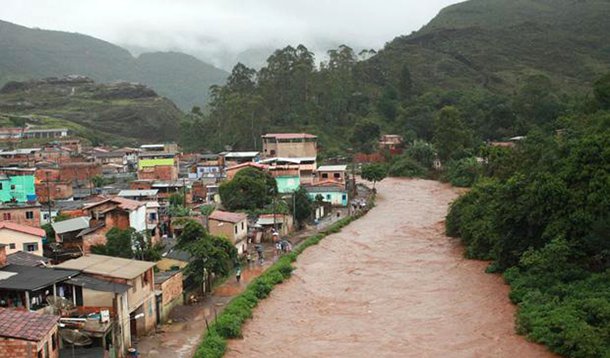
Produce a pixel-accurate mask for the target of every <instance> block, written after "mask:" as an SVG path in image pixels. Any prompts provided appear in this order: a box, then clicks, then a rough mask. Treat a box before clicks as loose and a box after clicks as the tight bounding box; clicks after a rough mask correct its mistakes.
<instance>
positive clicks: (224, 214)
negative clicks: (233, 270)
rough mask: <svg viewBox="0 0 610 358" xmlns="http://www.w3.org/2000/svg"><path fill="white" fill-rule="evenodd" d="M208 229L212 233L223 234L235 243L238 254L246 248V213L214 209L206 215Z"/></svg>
mask: <svg viewBox="0 0 610 358" xmlns="http://www.w3.org/2000/svg"><path fill="white" fill-rule="evenodd" d="M208 231H209V232H210V234H212V235H216V236H223V237H226V238H227V239H229V241H231V242H232V243H233V245H235V248H236V249H237V253H238V254H240V255H241V254H242V253H244V252H245V251H246V250H247V249H248V245H247V242H246V238H247V236H248V215H246V214H244V213H231V212H228V211H222V210H215V211H214V212H213V213H212V214H211V215H210V216H209V217H208Z"/></svg>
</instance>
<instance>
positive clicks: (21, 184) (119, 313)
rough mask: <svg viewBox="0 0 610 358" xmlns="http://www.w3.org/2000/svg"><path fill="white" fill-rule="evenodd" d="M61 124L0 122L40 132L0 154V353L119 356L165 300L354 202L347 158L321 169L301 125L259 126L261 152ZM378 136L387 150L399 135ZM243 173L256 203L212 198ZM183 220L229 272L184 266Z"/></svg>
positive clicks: (151, 326) (203, 286)
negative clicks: (103, 137)
mask: <svg viewBox="0 0 610 358" xmlns="http://www.w3.org/2000/svg"><path fill="white" fill-rule="evenodd" d="M68 133H69V131H68V130H67V129H48V130H42V129H40V130H27V131H17V130H11V129H3V130H2V131H1V132H0V140H2V141H4V143H5V144H6V143H9V144H10V142H11V141H13V140H21V139H24V138H37V139H43V142H45V143H44V144H43V145H41V146H40V147H36V148H17V149H13V150H2V151H0V200H1V203H0V213H1V214H0V337H1V338H2V339H0V357H59V356H60V352H68V353H69V352H70V351H71V350H72V352H73V350H74V349H75V348H77V349H80V350H81V352H87V351H89V352H95V353H92V354H94V355H92V356H111V357H123V356H125V355H127V354H130V352H133V351H134V350H135V348H134V347H136V346H137V342H138V340H139V339H140V338H141V337H145V336H147V335H150V334H154V332H155V330H156V329H157V328H158V327H159V326H161V325H163V324H164V323H167V321H168V317H169V315H170V312H171V311H172V309H174V308H175V307H177V306H181V305H188V304H190V303H191V302H196V301H201V300H203V301H205V300H206V297H207V296H209V295H210V294H211V292H212V289H213V287H214V285H215V281H217V280H222V279H225V278H226V277H227V276H231V275H233V274H234V270H238V272H241V271H240V270H241V268H240V267H241V265H252V264H254V265H260V266H261V267H264V266H265V265H266V262H267V260H273V258H274V256H277V255H279V254H281V253H283V252H289V251H290V250H291V249H292V247H293V245H295V244H297V243H298V240H295V239H294V237H296V236H295V235H296V234H298V233H299V231H300V230H304V229H307V228H310V229H311V228H314V230H315V228H316V227H317V226H319V225H321V223H324V222H325V221H328V222H332V221H333V220H336V219H338V218H342V217H344V216H347V215H350V214H351V213H353V212H354V211H357V210H359V209H360V208H361V207H362V206H364V205H366V204H365V202H364V201H363V200H362V199H360V198H359V197H358V196H359V194H358V188H357V185H356V181H355V177H354V176H353V173H352V172H350V169H349V168H350V167H351V163H345V162H337V161H334V162H332V163H329V164H327V165H320V164H319V163H318V146H319V144H318V138H317V137H316V136H314V135H311V134H307V133H268V134H265V135H263V136H262V138H261V139H262V150H261V151H256V150H252V151H240V152H234V151H226V152H222V153H184V152H181V150H180V148H179V147H178V146H177V145H176V144H174V143H161V144H145V145H141V146H140V147H138V148H128V147H123V148H117V147H102V146H89V145H86V144H85V143H83V142H81V140H80V139H74V138H71V137H70V136H69V134H68ZM384 145H388V146H391V148H390V149H392V150H397V149H398V147H399V146H400V145H401V139H400V138H397V137H396V136H390V137H384V138H381V140H380V146H384ZM248 171H253V172H254V174H255V175H264V176H265V178H272V179H273V181H272V183H271V185H270V186H269V188H270V189H267V190H269V191H270V192H269V193H263V194H260V195H259V196H269V198H268V199H269V201H268V202H265V203H262V204H261V205H260V206H257V207H247V206H244V205H241V206H240V205H239V204H236V200H238V199H239V198H234V196H236V195H237V194H234V193H233V194H231V193H229V194H221V192H222V186H223V185H225V184H231V183H237V184H238V183H239V180H240V179H239V178H240V174H239V173H240V172H241V173H242V176H241V177H246V178H251V177H252V176H253V174H252V173H248ZM244 173H248V174H247V175H245V176H244V175H243V174H244ZM248 180H249V179H248ZM244 183H245V184H244V185H246V186H249V185H252V184H251V183H249V182H248V181H247V180H246V181H245V182H244ZM237 184H236V185H237ZM227 186H229V185H227ZM227 190H228V189H227ZM239 190H242V191H243V190H244V188H243V187H242V188H238V191H239ZM257 195H258V194H257ZM225 199H226V200H225ZM225 201H227V202H225ZM303 211H305V212H303ZM193 228H203V230H205V232H207V233H209V235H211V236H214V237H218V238H221V239H222V240H224V241H225V242H227V243H230V244H229V246H230V248H229V249H225V251H227V252H232V253H234V254H235V257H234V258H231V261H232V262H231V263H230V266H231V267H232V268H231V269H228V270H226V269H225V270H216V271H215V270H214V269H213V268H209V267H206V266H198V265H197V264H196V262H201V261H202V260H203V262H205V261H206V260H207V259H208V258H206V257H203V256H204V255H205V253H204V254H201V252H200V251H192V250H189V246H188V245H184V244H183V241H186V238H187V237H189V235H190V232H191V231H192V230H193ZM125 238H126V239H125ZM125 240H126V241H125ZM233 248H234V250H233ZM197 253H199V255H201V257H198V256H197V255H198V254H197ZM238 275H239V274H238ZM83 349H84V351H83ZM68 353H66V354H68ZM95 354H98V355H95ZM61 356H63V354H62V355H61Z"/></svg>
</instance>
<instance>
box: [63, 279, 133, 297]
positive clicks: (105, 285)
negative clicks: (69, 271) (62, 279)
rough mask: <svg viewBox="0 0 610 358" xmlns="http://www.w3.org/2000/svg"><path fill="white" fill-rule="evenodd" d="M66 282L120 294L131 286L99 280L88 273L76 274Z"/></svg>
mask: <svg viewBox="0 0 610 358" xmlns="http://www.w3.org/2000/svg"><path fill="white" fill-rule="evenodd" d="M66 283H69V284H72V285H75V286H79V287H82V288H86V289H89V290H93V291H100V292H114V293H120V294H122V293H125V292H127V291H128V290H129V288H130V287H131V286H129V285H126V284H123V283H117V282H112V281H105V280H100V279H99V278H95V277H93V276H89V275H78V276H76V277H72V278H71V279H69V280H68V281H66Z"/></svg>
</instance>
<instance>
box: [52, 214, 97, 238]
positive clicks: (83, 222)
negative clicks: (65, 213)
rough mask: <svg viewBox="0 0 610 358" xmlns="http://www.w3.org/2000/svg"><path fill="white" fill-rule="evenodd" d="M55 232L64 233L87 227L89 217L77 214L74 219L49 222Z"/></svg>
mask: <svg viewBox="0 0 610 358" xmlns="http://www.w3.org/2000/svg"><path fill="white" fill-rule="evenodd" d="M51 226H52V227H53V230H55V233H56V234H64V233H66V232H72V231H80V230H84V229H87V228H89V218H88V217H87V216H79V217H77V218H74V219H68V220H64V221H59V222H56V223H53V224H51Z"/></svg>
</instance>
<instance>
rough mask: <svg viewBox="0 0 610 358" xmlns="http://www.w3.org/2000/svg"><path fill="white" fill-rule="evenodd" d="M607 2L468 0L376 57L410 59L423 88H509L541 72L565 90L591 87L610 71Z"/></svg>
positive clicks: (393, 63) (387, 60) (391, 61)
mask: <svg viewBox="0 0 610 358" xmlns="http://www.w3.org/2000/svg"><path fill="white" fill-rule="evenodd" d="M609 16H610V2H609V1H607V0H580V1H575V0H511V1H505V0H471V1H466V2H464V3H459V4H456V5H452V6H449V7H447V8H445V9H443V10H442V11H441V12H440V13H439V15H438V16H437V17H435V18H434V19H433V20H432V21H430V23H429V24H428V25H426V26H425V27H424V28H422V29H421V30H420V31H418V32H416V33H414V34H412V35H409V36H403V37H399V38H396V39H395V40H394V41H392V42H390V43H389V44H388V45H387V46H386V48H385V49H384V50H383V51H381V52H380V53H379V55H378V56H376V58H375V59H373V61H374V62H380V63H384V64H389V65H390V67H393V70H394V73H397V71H398V70H399V68H397V65H398V64H407V65H408V66H409V67H410V69H411V74H412V75H413V79H414V80H415V81H416V83H417V84H419V85H420V86H422V87H424V88H426V87H427V88H430V87H433V86H439V87H441V88H468V87H469V86H473V85H475V86H483V87H485V88H489V89H491V90H495V91H502V92H505V93H511V92H512V91H513V90H514V89H515V88H517V87H518V86H519V82H520V80H522V78H523V77H524V76H527V75H532V74H543V75H546V76H548V77H549V78H550V79H551V80H552V82H553V84H555V85H557V86H562V87H563V88H564V89H565V90H566V91H576V90H583V89H588V88H590V84H591V82H592V81H593V80H595V79H596V78H597V77H599V75H600V73H604V72H606V71H608V70H609V69H610V42H609V41H608V34H609V33H610V21H608V17H609Z"/></svg>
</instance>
